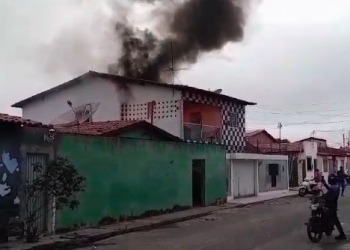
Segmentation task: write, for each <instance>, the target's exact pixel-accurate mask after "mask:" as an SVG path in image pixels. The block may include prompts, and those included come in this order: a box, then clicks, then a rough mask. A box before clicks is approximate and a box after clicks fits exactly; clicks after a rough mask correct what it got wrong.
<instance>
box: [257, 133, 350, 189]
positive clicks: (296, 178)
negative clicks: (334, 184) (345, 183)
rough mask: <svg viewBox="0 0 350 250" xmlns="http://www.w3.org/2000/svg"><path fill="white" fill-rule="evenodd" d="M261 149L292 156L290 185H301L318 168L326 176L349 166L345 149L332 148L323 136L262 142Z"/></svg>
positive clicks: (265, 151) (267, 152)
mask: <svg viewBox="0 0 350 250" xmlns="http://www.w3.org/2000/svg"><path fill="white" fill-rule="evenodd" d="M259 150H261V151H262V152H264V153H265V154H276V153H279V154H285V155H288V156H289V157H290V166H289V169H290V186H297V185H300V183H301V182H302V180H303V179H304V178H306V177H308V178H310V177H313V176H314V170H315V169H316V168H318V169H319V170H320V171H321V172H322V173H323V175H324V176H325V178H326V179H327V178H328V175H329V173H332V172H333V171H337V170H339V167H340V166H347V154H346V152H345V151H344V150H341V149H337V148H332V147H329V146H328V145H327V141H326V140H325V139H321V138H315V137H309V138H305V139H303V140H300V141H296V142H293V143H272V144H260V145H259Z"/></svg>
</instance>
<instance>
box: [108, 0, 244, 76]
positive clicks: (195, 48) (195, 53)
mask: <svg viewBox="0 0 350 250" xmlns="http://www.w3.org/2000/svg"><path fill="white" fill-rule="evenodd" d="M139 1H143V2H149V3H154V2H155V1H152V0H139ZM163 1H166V0H163ZM240 2H241V0H187V1H184V2H182V3H180V4H178V5H177V7H176V9H175V11H173V12H172V15H171V16H170V17H168V18H167V20H168V21H167V22H164V20H165V19H163V22H164V23H162V25H163V26H165V27H166V31H167V35H166V36H165V38H163V39H159V38H157V37H156V36H155V35H154V34H153V33H152V32H151V31H149V30H137V29H135V28H133V27H130V26H128V25H126V24H123V23H118V24H117V25H116V31H117V33H118V35H119V36H120V37H121V39H122V52H123V54H122V56H121V57H120V58H119V60H118V63H117V64H116V65H117V69H114V70H113V71H114V72H115V71H116V70H118V71H119V72H120V73H121V74H122V75H124V76H129V77H135V78H141V79H147V80H153V81H159V80H160V77H161V72H163V71H164V70H166V69H168V68H170V67H171V65H172V60H173V62H174V65H175V66H178V65H180V64H182V63H195V62H196V61H197V59H198V57H199V56H200V55H201V54H202V53H205V52H211V51H215V50H220V49H222V48H223V46H225V45H226V44H227V43H229V42H239V41H241V40H242V39H243V36H244V24H245V15H244V11H243V9H242V7H241V5H240ZM169 13H170V12H169ZM171 44H172V50H171Z"/></svg>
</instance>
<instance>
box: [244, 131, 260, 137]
mask: <svg viewBox="0 0 350 250" xmlns="http://www.w3.org/2000/svg"><path fill="white" fill-rule="evenodd" d="M263 131H264V129H257V130H247V131H246V132H245V136H246V137H251V136H254V135H256V134H259V133H261V132H263Z"/></svg>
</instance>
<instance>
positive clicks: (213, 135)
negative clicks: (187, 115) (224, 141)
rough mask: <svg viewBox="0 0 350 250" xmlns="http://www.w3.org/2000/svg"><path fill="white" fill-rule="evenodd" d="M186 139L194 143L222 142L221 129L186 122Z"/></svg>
mask: <svg viewBox="0 0 350 250" xmlns="http://www.w3.org/2000/svg"><path fill="white" fill-rule="evenodd" d="M184 139H185V140H193V141H207V142H212V143H214V142H217V143H218V142H221V129H220V128H219V127H214V126H209V125H200V124H194V123H187V122H184Z"/></svg>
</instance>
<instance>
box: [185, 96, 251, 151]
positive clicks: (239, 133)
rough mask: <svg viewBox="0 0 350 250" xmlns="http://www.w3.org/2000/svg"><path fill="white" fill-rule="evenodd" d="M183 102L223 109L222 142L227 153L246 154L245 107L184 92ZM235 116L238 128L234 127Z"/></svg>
mask: <svg viewBox="0 0 350 250" xmlns="http://www.w3.org/2000/svg"><path fill="white" fill-rule="evenodd" d="M183 100H185V101H192V102H198V103H203V104H208V105H212V106H217V107H222V132H221V142H222V144H224V145H225V146H226V151H227V153H244V151H245V150H244V148H245V140H244V135H245V106H244V105H242V104H239V103H236V102H228V101H223V100H220V99H218V98H215V97H208V96H205V95H201V94H197V93H191V92H184V93H183ZM232 114H234V115H235V117H236V119H237V122H236V124H237V126H236V127H232V126H231V124H230V122H231V116H232Z"/></svg>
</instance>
